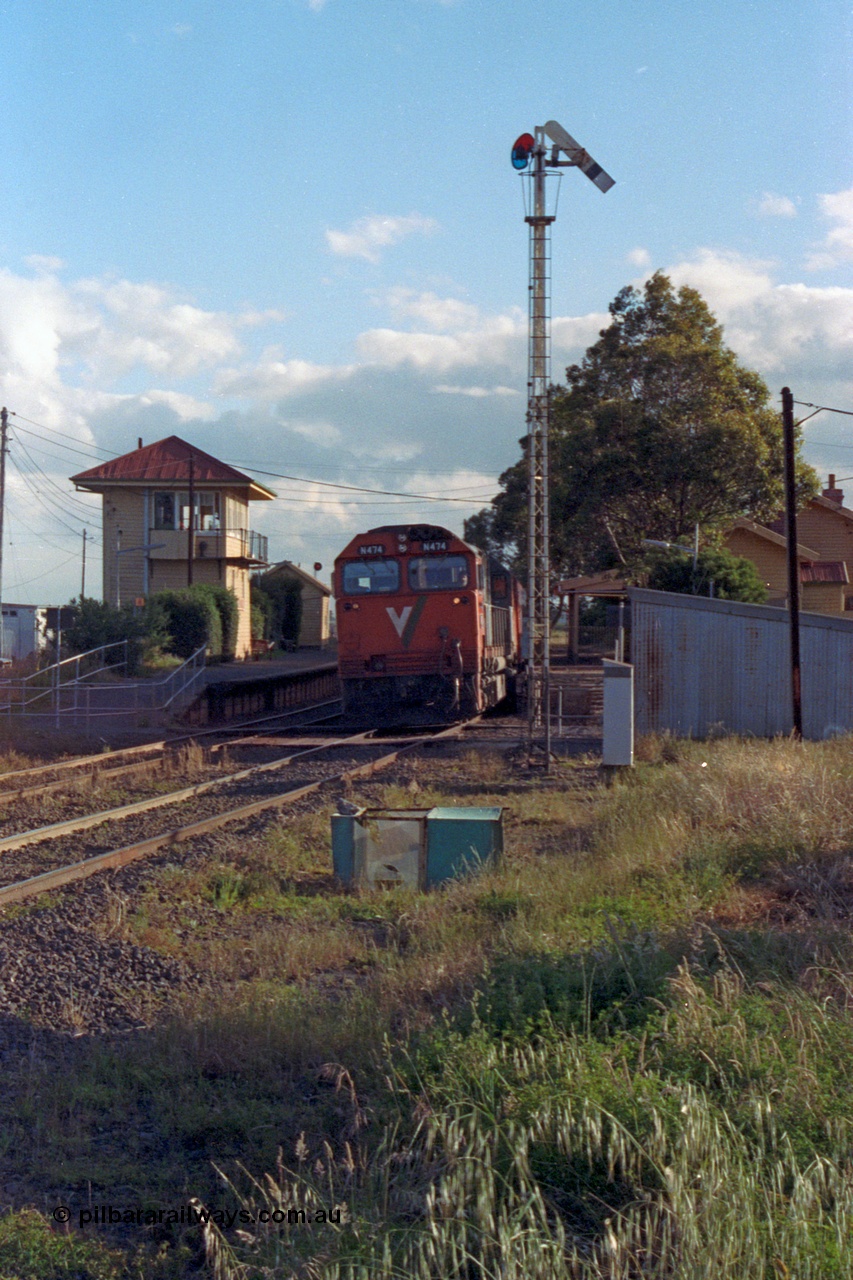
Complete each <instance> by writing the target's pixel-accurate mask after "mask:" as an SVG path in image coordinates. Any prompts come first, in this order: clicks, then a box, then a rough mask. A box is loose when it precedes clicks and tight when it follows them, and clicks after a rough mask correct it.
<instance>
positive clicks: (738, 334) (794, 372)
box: [667, 249, 853, 388]
mask: <svg viewBox="0 0 853 1280" xmlns="http://www.w3.org/2000/svg"><path fill="white" fill-rule="evenodd" d="M667 274H668V275H669V276H670V278H671V279H672V281H673V283H674V284H676V285H682V284H687V285H690V286H692V287H693V288H696V289H698V290H699V292H700V293H701V294H702V296H703V297H704V299H705V301H706V302H707V303H708V305H709V306H710V307H711V310H712V311H713V312H714V313H715V314H716V316H717V318H718V319H719V320H720V321H721V322H722V323H723V325H724V326H725V338H726V342H727V343H728V344H729V346H731V347H732V348H733V350H734V351H735V352H736V353H737V355H738V356H739V357H740V359H741V360H742V361H743V362H744V363H746V364H747V365H750V366H752V367H753V368H755V369H757V370H758V371H759V372H760V373H762V374H763V375H765V376H769V375H773V376H774V377H778V376H783V377H784V380H786V381H788V382H789V383H790V384H791V385H793V384H794V382H795V381H799V382H800V383H801V384H803V385H810V386H817V385H823V386H824V388H828V387H829V386H830V385H831V384H832V383H835V382H837V381H840V380H845V381H846V380H848V379H849V376H850V374H849V370H850V365H851V360H853V289H848V288H843V287H841V286H829V287H824V288H816V287H813V286H810V285H806V284H803V283H800V282H794V283H790V284H789V283H779V282H777V281H776V280H775V279H774V277H773V268H772V264H770V263H767V262H763V261H755V260H750V259H747V258H744V257H741V256H740V255H739V254H734V253H723V252H721V251H718V250H711V249H703V250H701V251H700V252H699V253H698V254H697V255H696V257H695V258H694V259H692V260H690V261H686V262H680V263H676V264H675V265H674V266H672V267H669V268H667Z"/></svg>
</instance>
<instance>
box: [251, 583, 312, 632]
mask: <svg viewBox="0 0 853 1280" xmlns="http://www.w3.org/2000/svg"><path fill="white" fill-rule="evenodd" d="M252 602H253V604H254V605H256V606H257V607H258V608H260V609H261V610H262V611H263V614H264V618H265V636H264V638H265V639H266V640H272V641H274V642H275V643H276V644H277V645H281V647H282V648H284V649H295V648H296V646H297V645H298V644H299V630H300V627H301V626H302V583H301V582H300V581H299V579H298V578H296V577H292V578H287V577H283V576H282V574H280V573H273V572H270V573H262V574H260V575H259V577H257V578H256V579H255V580H254V582H253V584H252Z"/></svg>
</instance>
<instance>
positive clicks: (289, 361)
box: [0, 0, 853, 603]
mask: <svg viewBox="0 0 853 1280" xmlns="http://www.w3.org/2000/svg"><path fill="white" fill-rule="evenodd" d="M851 44H853V17H851V11H850V7H849V5H847V4H841V3H839V2H836V0H829V2H828V0H817V2H816V3H812V4H810V5H808V6H806V5H802V4H801V3H793V2H789V0H784V2H777V3H770V2H769V0H756V2H755V3H751V4H750V3H743V4H741V5H740V6H731V5H728V4H723V3H722V2H721V0H706V2H705V3H702V0H697V2H696V3H694V4H692V5H690V6H687V5H684V4H675V3H673V2H672V0H646V2H645V3H644V4H641V5H640V4H637V3H627V2H626V0H611V2H610V3H602V2H601V0H599V2H598V3H591V2H585V3H575V4H565V3H564V4H560V3H557V2H556V0H529V2H528V3H525V4H516V3H510V2H509V0H505V2H502V0H492V2H491V3H484V0H444V2H442V0H245V2H244V3H243V4H242V5H241V6H236V5H234V4H233V3H230V2H228V3H226V2H225V0H174V2H171V0H170V2H167V0H113V2H112V3H110V4H107V5H104V4H102V3H87V2H84V0H65V3H63V4H57V3H56V2H55V0H13V2H11V3H0V65H2V71H3V86H4V88H3V108H2V111H3V118H4V125H5V127H4V128H3V129H2V130H0V168H2V172H4V173H5V174H6V176H7V182H6V184H5V199H4V200H3V202H2V205H0V376H2V384H3V385H2V393H0V394H2V398H3V400H4V402H5V403H6V404H7V405H8V407H9V409H10V410H13V411H14V414H15V415H16V416H15V417H13V419H12V423H13V431H12V445H11V460H10V469H9V483H10V493H9V502H8V519H7V522H6V524H7V528H6V546H5V549H4V573H3V577H4V583H3V595H4V598H5V599H7V600H9V599H16V600H20V601H22V602H25V601H32V602H38V603H45V602H47V601H51V602H55V601H57V600H64V599H67V598H68V597H70V596H71V595H73V594H76V593H77V592H78V591H79V583H80V572H79V560H80V546H81V532H82V528H83V526H84V522H85V525H86V527H87V528H88V529H89V531H90V533H91V534H94V535H95V537H99V535H100V522H99V511H98V506H97V503H96V502H94V501H93V500H91V499H88V498H85V497H83V496H82V495H75V494H74V493H73V489H72V486H70V485H69V483H68V479H67V477H68V476H69V475H71V474H73V473H74V472H75V471H77V470H79V469H82V468H84V467H85V466H86V465H89V464H93V463H95V462H97V461H98V460H99V459H102V458H106V457H110V456H114V455H115V454H118V453H123V452H126V451H128V450H129V449H132V448H133V447H135V445H136V440H137V438H138V437H139V436H142V437H143V438H144V440H145V442H146V443H150V442H152V441H153V440H156V439H158V438H161V437H162V436H165V435H168V434H172V433H175V434H178V435H181V436H183V437H185V438H186V439H189V440H192V441H193V442H194V443H196V444H198V445H199V446H200V447H201V448H204V449H207V450H208V451H210V452H212V453H214V454H217V455H218V456H220V457H222V458H224V459H226V460H227V461H230V462H233V463H235V464H237V465H241V466H243V467H244V468H245V469H247V470H248V469H252V468H254V469H256V470H257V471H258V473H259V474H260V475H261V478H262V479H264V478H265V479H266V482H268V483H269V484H270V485H271V486H272V487H273V488H275V489H276V490H277V491H278V492H279V494H280V498H279V500H278V501H277V502H276V503H274V504H273V503H270V504H258V506H257V507H256V508H253V524H254V525H255V527H257V528H258V529H259V530H260V531H262V532H266V533H268V534H269V536H270V544H271V553H272V555H273V556H274V557H275V558H284V557H287V558H290V559H293V560H296V561H299V562H301V563H303V564H304V565H310V564H312V563H313V562H314V561H315V560H320V561H322V562H323V564H324V565H325V566H327V568H328V567H329V566H330V564H331V561H332V559H333V558H334V554H335V552H336V551H337V550H338V549H340V547H341V546H343V545H344V543H346V542H347V541H348V539H349V538H350V537H351V536H352V535H353V534H354V533H356V532H358V531H359V530H364V529H367V528H370V527H371V526H374V525H378V524H383V523H396V522H398V521H403V520H407V519H411V518H413V517H416V516H419V515H422V514H423V512H424V509H425V508H428V509H429V511H430V516H431V518H432V519H434V520H436V521H440V522H443V523H446V524H449V525H450V526H451V527H455V528H457V529H461V521H462V519H463V517H464V516H465V515H466V514H469V513H470V512H471V511H473V510H476V509H478V508H479V507H480V506H482V505H483V504H484V502H485V500H486V499H487V498H488V497H489V496H490V495H491V494H492V493H493V492H494V490H495V479H496V477H497V475H498V474H499V473H500V471H502V470H503V469H504V468H505V467H506V466H508V465H509V464H511V463H512V462H513V461H515V459H516V457H517V455H518V445H517V441H518V438H519V437H520V436H521V435H522V434H523V431H524V408H525V406H524V387H525V367H526V314H525V307H526V296H527V229H526V227H525V226H524V223H523V210H522V201H521V192H520V185H521V184H520V181H519V179H518V177H517V176H516V175H515V174H514V173H513V171H512V169H511V166H510V164H509V149H510V147H511V145H512V142H513V141H514V139H515V137H516V136H517V135H518V134H519V133H521V132H523V131H527V130H532V129H533V127H534V126H535V125H537V124H542V123H544V122H545V121H546V120H548V119H550V118H556V119H557V120H559V121H561V122H562V124H563V125H564V126H565V127H566V128H567V129H568V130H569V131H570V132H571V133H572V134H574V135H575V137H577V138H578V139H579V140H580V141H581V143H582V144H583V145H585V146H586V147H587V149H588V150H589V151H591V152H592V154H593V155H594V156H595V157H596V159H598V160H599V162H600V163H601V164H603V165H604V166H605V167H606V168H607V169H608V170H609V171H610V172H611V173H612V174H613V176H614V177H615V178H616V180H617V185H616V186H615V187H614V188H613V190H612V191H610V192H609V193H608V194H607V195H606V196H602V195H601V193H600V192H598V191H597V190H596V189H595V188H594V187H593V186H592V185H591V184H590V183H589V182H587V181H586V180H585V179H584V178H583V177H582V175H580V174H579V173H576V172H567V173H566V174H565V175H564V177H563V181H562V187H561V194H560V205H559V216H558V220H557V223H556V224H555V227H554V234H553V314H554V347H553V370H554V376H555V377H559V376H560V374H561V371H562V369H563V367H564V366H565V365H566V364H567V363H570V362H572V361H574V360H577V359H579V358H580V356H581V355H582V353H583V351H584V349H585V348H586V346H588V345H589V343H590V342H591V341H593V340H594V339H595V337H596V336H597V333H598V330H599V329H600V328H601V326H602V325H603V324H604V323H605V322H606V318H607V316H606V312H607V305H608V303H609V302H610V300H611V299H612V298H613V296H614V295H615V294H616V292H617V291H618V290H619V289H620V288H621V287H622V286H623V285H625V284H628V283H635V284H639V283H641V282H642V280H643V279H644V278H645V276H646V275H647V274H648V273H649V272H650V271H652V270H654V269H656V268H662V269H664V270H667V271H669V272H670V273H671V274H672V276H673V278H674V279H675V280H676V281H677V282H678V283H689V284H692V285H695V286H696V287H698V288H699V289H700V291H701V292H702V293H703V294H704V296H705V297H706V298H707V300H708V301H709V303H710V305H711V306H712V307H713V309H714V310H715V312H716V314H717V315H718V317H719V318H720V320H721V321H722V322H723V323H724V324H725V327H726V336H727V339H728V341H729V342H730V344H731V345H732V346H733V347H734V349H735V350H736V351H737V352H738V354H739V355H740V356H741V358H742V359H743V360H744V361H745V362H746V363H748V364H751V365H752V366H753V367H755V368H757V369H758V370H759V371H760V372H761V373H762V374H763V375H764V376H765V377H766V378H767V380H768V383H769V385H770V386H771V388H772V389H773V390H774V392H775V393H778V391H779V389H780V388H781V387H782V385H784V384H786V383H787V384H790V385H791V387H792V388H793V389H794V393H795V396H796V397H797V398H798V399H802V400H808V401H813V402H815V403H820V404H829V405H834V406H838V407H840V408H850V409H853V365H851V357H853V172H851V154H852V153H853V148H851V71H850V68H851V65H853V63H851V52H853V48H851ZM848 424H851V420H850V419H845V418H843V417H838V416H835V415H829V414H822V415H819V416H818V417H817V418H815V419H813V421H812V422H811V423H810V424H809V425H808V427H807V430H806V436H807V441H808V444H807V450H806V452H807V456H808V457H809V459H810V460H811V461H812V462H813V463H814V464H815V465H816V466H817V467H818V468H819V470H820V471H821V472H822V473H824V474H825V473H826V472H828V471H830V470H831V471H834V472H835V473H836V474H837V475H839V476H847V475H853V430H851V429H850V425H848ZM851 425H853V424H851ZM74 449H76V450H78V451H79V452H76V453H75V452H72V450H74ZM263 472H281V473H286V474H288V475H294V476H300V477H304V478H305V480H306V483H301V482H300V483H296V482H292V481H287V480H276V479H274V478H271V477H269V476H266V477H264V476H263V475H262V474H261V473H263ZM45 476H47V477H48V479H45ZM320 481H322V482H325V484H330V483H343V484H350V485H355V486H362V487H364V488H368V489H381V490H391V491H395V492H402V493H412V494H421V495H430V496H432V497H435V498H437V499H440V500H439V501H435V502H429V503H427V502H425V500H424V499H423V498H417V499H414V498H413V499H412V500H407V499H405V498H400V497H396V496H387V497H382V496H379V495H375V494H353V493H350V491H348V490H334V489H329V488H326V487H324V485H321V484H319V483H317V482H320ZM312 482H313V483H312ZM52 486H53V487H52ZM842 487H843V486H842ZM848 490H849V492H850V493H851V495H853V482H851V484H850V485H848ZM97 550H98V551H99V550H100V547H99V546H98V548H97ZM89 566H90V568H89V573H88V577H87V591H89V592H92V591H95V590H97V588H98V578H97V577H96V576H95V575H94V573H93V570H92V567H91V566H92V557H91V554H90V559H89ZM321 576H325V571H324V573H323V574H322V575H321Z"/></svg>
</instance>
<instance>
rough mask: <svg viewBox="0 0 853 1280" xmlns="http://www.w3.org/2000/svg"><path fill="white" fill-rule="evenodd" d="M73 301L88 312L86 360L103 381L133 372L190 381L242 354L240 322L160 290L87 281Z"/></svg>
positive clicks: (129, 283)
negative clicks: (239, 335) (198, 374)
mask: <svg viewBox="0 0 853 1280" xmlns="http://www.w3.org/2000/svg"><path fill="white" fill-rule="evenodd" d="M72 297H73V299H74V300H75V301H76V302H78V304H79V306H80V308H81V314H82V313H83V311H84V309H85V311H86V312H87V313H88V321H89V328H88V332H87V333H86V343H85V353H86V354H85V358H86V363H87V364H88V366H89V368H90V370H91V372H92V373H93V374H94V375H96V376H97V377H99V378H107V379H114V378H118V377H121V376H122V375H123V374H126V373H127V372H129V371H130V370H131V369H133V368H137V367H140V366H141V367H143V368H146V369H148V370H150V371H151V372H153V373H157V374H160V375H167V376H171V377H186V376H188V375H190V374H194V373H197V372H198V371H200V370H202V369H206V368H211V367H213V366H215V365H217V364H219V363H221V361H223V360H226V359H229V358H231V357H233V356H235V355H237V354H238V353H239V351H240V342H239V340H238V338H237V333H236V331H237V329H238V328H239V327H240V321H239V318H235V317H233V316H229V315H227V314H226V313H225V312H215V311H203V310H202V309H201V308H200V307H196V306H193V305H192V304H191V303H189V302H183V301H177V300H176V299H175V297H174V295H173V294H172V292H171V291H170V290H168V289H166V288H163V287H162V286H160V285H153V284H135V283H133V282H132V281H129V280H116V281H104V280H99V279H92V280H82V281H80V282H79V283H78V284H77V285H75V286H74V289H73V293H72Z"/></svg>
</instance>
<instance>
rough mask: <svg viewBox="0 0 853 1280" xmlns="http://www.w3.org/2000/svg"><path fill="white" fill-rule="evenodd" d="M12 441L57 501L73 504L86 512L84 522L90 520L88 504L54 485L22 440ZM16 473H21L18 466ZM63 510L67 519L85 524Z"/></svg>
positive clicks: (53, 481) (74, 513) (90, 513)
mask: <svg viewBox="0 0 853 1280" xmlns="http://www.w3.org/2000/svg"><path fill="white" fill-rule="evenodd" d="M14 439H15V440H16V443H17V445H18V447H19V449H21V450H22V452H23V454H24V456H25V457H26V458H27V460H28V461H29V463H30V466H31V467H32V469H33V471H35V473H36V474H37V475H38V476H40V477H41V479H42V480H43V481H44V483H45V484H46V485H47V486H48V487H49V488H50V489H52V490H53V492H54V493H55V494H56V495H57V497H58V498H59V500H60V501H62V502H73V503H75V505H76V506H78V507H80V509H81V510H82V511H85V512H86V520H91V519H92V515H93V513H94V508H93V507H92V506H91V505H90V504H89V503H87V502H83V500H82V499H81V498H78V497H77V496H76V495H75V494H74V493H70V492H69V493H66V491H65V490H64V489H61V488H60V487H59V485H58V484H57V483H56V481H55V480H54V479H53V478H52V476H49V475H48V473H47V472H46V471H45V470H44V468H43V467H41V466H39V464H38V463H37V462H36V460H35V458H34V457H33V456H32V454H31V453H30V451H29V449H28V448H27V446H26V445H25V444H24V442H23V440H20V439H18V438H17V436H15V437H14ZM18 472H19V474H21V472H22V468H21V467H20V465H19V466H18ZM63 509H64V510H65V514H66V515H67V516H68V517H69V519H71V520H79V521H80V522H81V523H83V524H85V523H86V520H84V519H83V517H82V516H79V515H77V514H76V512H73V511H69V510H68V509H67V508H63Z"/></svg>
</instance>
